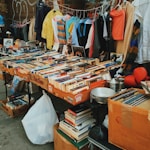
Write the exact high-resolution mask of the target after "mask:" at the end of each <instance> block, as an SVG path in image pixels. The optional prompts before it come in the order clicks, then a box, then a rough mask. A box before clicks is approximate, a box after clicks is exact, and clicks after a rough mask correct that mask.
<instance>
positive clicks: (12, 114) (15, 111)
mask: <svg viewBox="0 0 150 150" xmlns="http://www.w3.org/2000/svg"><path fill="white" fill-rule="evenodd" d="M6 103H7V100H0V104H1V109H2V110H3V111H4V112H6V113H7V114H8V115H9V116H10V117H18V116H20V115H23V114H25V113H26V112H27V111H28V109H29V105H23V106H18V107H17V108H16V109H11V108H10V107H8V106H6Z"/></svg>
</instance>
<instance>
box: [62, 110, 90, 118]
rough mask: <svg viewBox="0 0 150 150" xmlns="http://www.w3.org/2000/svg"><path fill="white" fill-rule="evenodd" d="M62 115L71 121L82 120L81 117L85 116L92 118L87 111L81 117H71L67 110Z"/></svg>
mask: <svg viewBox="0 0 150 150" xmlns="http://www.w3.org/2000/svg"><path fill="white" fill-rule="evenodd" d="M64 114H65V118H67V117H68V118H70V119H72V120H78V119H81V118H83V117H86V116H90V117H91V116H92V111H91V110H89V111H88V112H86V113H84V114H82V115H79V116H74V115H72V114H71V113H69V112H68V111H67V110H66V111H65V112H64Z"/></svg>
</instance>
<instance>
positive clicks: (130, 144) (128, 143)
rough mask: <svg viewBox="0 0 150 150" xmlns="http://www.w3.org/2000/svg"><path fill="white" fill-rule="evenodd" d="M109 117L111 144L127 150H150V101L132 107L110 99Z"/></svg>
mask: <svg viewBox="0 0 150 150" xmlns="http://www.w3.org/2000/svg"><path fill="white" fill-rule="evenodd" d="M129 90H130V89H129ZM140 92H141V91H140ZM108 116H109V129H108V139H109V142H110V143H112V144H114V145H116V146H118V147H120V148H122V149H126V150H149V149H150V99H148V100H147V101H144V102H142V103H141V104H139V105H137V106H131V105H127V104H123V103H122V102H121V101H114V100H112V99H111V98H110V99H108Z"/></svg>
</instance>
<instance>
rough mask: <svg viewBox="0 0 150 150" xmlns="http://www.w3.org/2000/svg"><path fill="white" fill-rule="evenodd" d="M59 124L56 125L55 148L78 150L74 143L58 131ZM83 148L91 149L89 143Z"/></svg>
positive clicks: (83, 149)
mask: <svg viewBox="0 0 150 150" xmlns="http://www.w3.org/2000/svg"><path fill="white" fill-rule="evenodd" d="M58 125H59V124H56V125H55V126H54V149H55V150H78V148H77V147H75V146H74V145H73V144H72V143H70V142H69V141H68V140H67V139H65V138H64V137H63V136H62V135H61V134H59V133H58V132H57V129H58ZM81 150H89V148H88V145H86V146H84V147H83V148H82V149H81Z"/></svg>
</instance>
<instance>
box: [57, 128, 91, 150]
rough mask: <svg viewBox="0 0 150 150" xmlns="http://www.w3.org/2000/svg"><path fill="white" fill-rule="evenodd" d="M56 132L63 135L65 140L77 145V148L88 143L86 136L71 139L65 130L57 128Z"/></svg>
mask: <svg viewBox="0 0 150 150" xmlns="http://www.w3.org/2000/svg"><path fill="white" fill-rule="evenodd" d="M57 132H58V133H59V134H60V135H61V136H63V137H64V138H65V139H66V140H67V141H69V142H70V143H72V144H73V145H74V146H75V147H77V148H78V149H81V148H83V147H84V146H85V145H87V144H88V143H89V141H88V139H87V138H83V139H82V140H80V141H76V140H75V139H72V138H71V137H70V136H68V135H67V134H66V133H65V132H63V131H62V130H60V129H57Z"/></svg>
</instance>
